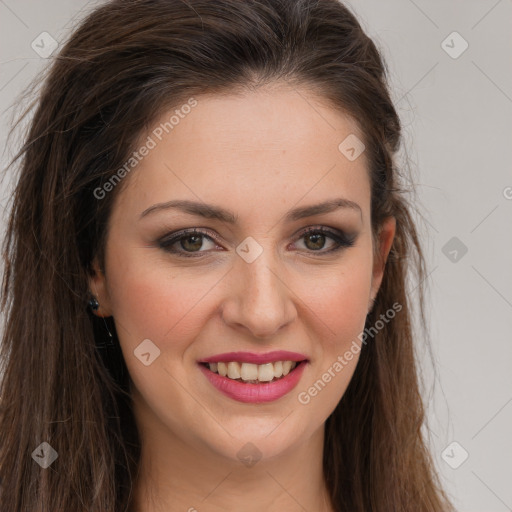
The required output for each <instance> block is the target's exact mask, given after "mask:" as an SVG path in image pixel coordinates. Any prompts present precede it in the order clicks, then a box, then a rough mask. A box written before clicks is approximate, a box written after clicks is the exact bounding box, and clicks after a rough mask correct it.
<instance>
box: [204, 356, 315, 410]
mask: <svg viewBox="0 0 512 512" xmlns="http://www.w3.org/2000/svg"><path fill="white" fill-rule="evenodd" d="M306 364H307V361H301V362H300V363H299V364H297V366H296V367H295V368H294V369H293V370H292V371H291V372H290V373H289V374H288V375H287V376H286V377H282V378H280V379H278V380H276V381H274V382H266V383H261V384H246V383H244V382H239V381H237V380H232V379H229V378H228V377H222V375H219V374H218V373H215V372H212V371H211V370H210V369H208V368H207V367H206V366H204V365H203V364H199V367H200V369H201V371H202V372H203V373H204V375H205V376H206V378H207V379H208V380H209V381H210V382H211V383H212V384H213V385H214V386H215V387H216V388H217V389H218V390H219V391H220V392H221V393H223V394H224V395H226V396H228V397H230V398H233V399H234V400H238V401H239V402H245V403H252V404H257V403H262V402H272V401H274V400H278V399H279V398H281V397H283V396H284V395H286V394H287V393H289V392H290V391H291V390H292V389H293V388H294V387H295V386H296V385H297V384H298V383H299V380H300V378H301V377H302V373H303V371H304V368H306Z"/></svg>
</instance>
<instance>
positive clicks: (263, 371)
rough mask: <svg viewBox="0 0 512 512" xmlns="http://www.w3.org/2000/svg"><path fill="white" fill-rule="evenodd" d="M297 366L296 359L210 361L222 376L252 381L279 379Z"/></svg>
mask: <svg viewBox="0 0 512 512" xmlns="http://www.w3.org/2000/svg"><path fill="white" fill-rule="evenodd" d="M296 366H297V362H296V361H276V362H275V363H265V364H253V363H238V362H236V361H229V362H219V363H208V367H209V368H210V370H211V371H212V372H215V373H218V374H219V375H221V376H222V377H228V378H230V379H233V380H243V381H244V382H250V383H256V382H270V381H272V380H275V379H279V378H280V377H284V376H286V375H288V374H289V373H290V372H291V371H292V370H293V369H294V368H295V367H296Z"/></svg>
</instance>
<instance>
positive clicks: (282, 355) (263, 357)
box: [199, 350, 307, 364]
mask: <svg viewBox="0 0 512 512" xmlns="http://www.w3.org/2000/svg"><path fill="white" fill-rule="evenodd" d="M304 360H307V356H305V355H304V354H299V353H298V352H288V351H287V350H276V351H274V352H266V353H265V354H257V353H254V352H226V353H224V354H217V355H215V356H211V357H207V358H205V359H201V360H200V361H199V363H219V362H230V361H236V362H240V363H253V364H266V363H274V362H276V361H297V362H299V361H304Z"/></svg>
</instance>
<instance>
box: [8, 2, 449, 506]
mask: <svg viewBox="0 0 512 512" xmlns="http://www.w3.org/2000/svg"><path fill="white" fill-rule="evenodd" d="M400 136H401V135H400V121H399V118H398V116H397V113H396V111H395V109H394V107H393V105H392V102H391V100H390V97H389V93H388V87H387V83H386V73H385V65H384V62H383V60H382V58H381V56H380V55H379V52H378V51H377V49H376V47H375V45H374V44H373V42H372V41H371V40H370V39H369V38H368V37H367V36H366V35H365V34H364V32H363V31H362V29H361V27H360V25H359V23H358V22H357V20H356V19H355V17H354V16H353V15H352V14H351V13H350V11H349V10H348V9H347V8H346V7H344V6H343V5H342V4H341V3H339V2H337V1H335V0H323V1H320V2H318V1H313V0H299V1H296V0H258V1H254V0H251V1H246V2H239V1H235V0H222V1H218V0H216V1H207V0H189V1H188V2H181V1H178V0H166V1H164V0H160V1H157V0H131V1H126V0H123V1H119V0H118V1H113V2H109V3H107V4H105V5H104V6H102V7H99V8H98V9H96V10H95V11H94V12H92V14H90V15H89V16H88V18H87V19H86V20H85V21H84V22H83V23H82V24H81V25H80V26H79V27H78V28H77V29H76V30H75V32H74V33H73V34H72V36H71V38H70V40H69V41H68V42H67V44H66V45H65V46H64V47H63V49H62V51H61V52H60V54H59V55H58V56H57V57H56V58H55V60H54V62H53V64H52V66H51V69H50V70H49V74H48V76H47V78H46V80H45V82H44V86H43V89H42V91H41V93H40V99H39V101H38V105H37V109H36V111H35V113H34V117H33V120H32V123H31V127H30V131H29V133H28V136H27V139H26V142H25V144H24V146H23V148H22V150H21V152H20V154H19V156H18V161H19V162H20V164H21V165H20V175H19V178H18V180H17V187H16V191H15V194H14V198H13V205H12V214H11V217H10V221H9V224H8V230H7V235H6V239H5V248H4V250H5V263H6V269H5V276H4V287H3V303H2V307H3V310H4V312H5V315H6V317H5V318H6V320H5V332H4V337H3V344H2V349H3V353H2V357H3V360H4V367H5V370H4V377H3V381H2V414H1V419H0V425H1V432H2V443H1V448H0V450H1V454H0V476H1V481H2V490H1V495H0V509H1V510H9V511H12V512H15V511H23V512H29V511H34V512H35V511H42V510H45V511H46V510H59V511H71V510H73V511H79V510H83V511H102V512H110V511H112V512H114V511H116V512H117V511H126V510H132V511H136V512H157V511H164V510H165V511H172V512H174V511H181V510H189V511H194V510H197V511H218V510H244V511H252V510H267V511H277V510H279V511H282V510H286V511H296V510H297V511H298V510H309V511H329V512H332V511H360V512H363V511H365V512H368V511H370V510H375V511H386V512H389V511H403V512H406V511H407V512H410V511H411V510H415V511H425V512H426V511H448V510H453V508H452V507H451V505H450V503H449V501H448V499H447V497H446V495H445V494H444V492H443V491H442V489H441V488H440V485H439V482H438V479H437V476H436V473H435V469H434V467H433V464H432V460H431V457H430V454H429V452H428V449H427V446H426V443H425V442H424V440H423V437H422V433H421V430H420V429H421V426H422V424H423V421H424V412H423V406H422V400H421V396H420V393H419V384H418V378H417V373H416V363H415V358H414V345H413V337H412V327H411V304H410V297H408V296H407V294H406V291H405V284H406V279H407V277H408V273H409V271H414V270H416V272H415V274H413V275H414V276H415V279H416V282H417V283H418V285H417V288H416V290H415V291H416V292H417V293H418V297H419V299H420V306H421V305H422V301H421V297H422V284H421V283H422V281H423V278H424V263H423V257H422V252H421V248H420V244H419V241H418V237H417V234H416V230H415V225H414V223H413V221H412V217H411V212H410V207H409V206H408V204H407V201H406V199H405V197H404V193H403V192H404V191H403V190H402V189H401V179H400V176H399V169H397V166H396V164H395V160H394V155H395V153H396V151H397V150H398V147H399V144H400ZM409 267H410V268H409Z"/></svg>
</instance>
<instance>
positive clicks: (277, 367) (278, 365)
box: [274, 361, 283, 378]
mask: <svg viewBox="0 0 512 512" xmlns="http://www.w3.org/2000/svg"><path fill="white" fill-rule="evenodd" d="M281 375H283V362H282V361H276V362H275V363H274V377H276V378H279V377H281Z"/></svg>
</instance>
